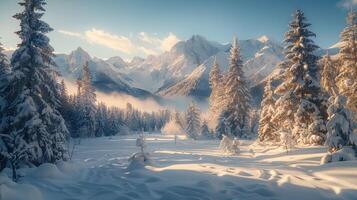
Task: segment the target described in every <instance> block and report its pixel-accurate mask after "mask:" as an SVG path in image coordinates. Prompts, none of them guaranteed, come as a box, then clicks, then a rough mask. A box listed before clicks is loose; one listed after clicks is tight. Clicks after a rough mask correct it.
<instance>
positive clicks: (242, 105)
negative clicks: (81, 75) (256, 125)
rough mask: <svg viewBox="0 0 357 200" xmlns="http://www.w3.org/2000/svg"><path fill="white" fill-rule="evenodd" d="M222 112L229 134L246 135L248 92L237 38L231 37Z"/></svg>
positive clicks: (248, 108)
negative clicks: (231, 43) (231, 42)
mask: <svg viewBox="0 0 357 200" xmlns="http://www.w3.org/2000/svg"><path fill="white" fill-rule="evenodd" d="M224 90H225V94H224V100H223V102H224V105H225V106H224V112H225V116H226V117H227V118H226V120H225V121H226V123H227V125H228V126H229V129H230V132H231V134H233V135H234V136H238V137H244V136H248V135H247V132H248V131H247V130H249V128H248V127H247V126H248V113H249V110H250V93H249V90H248V86H247V82H246V79H245V76H244V72H243V61H242V58H241V55H240V49H239V46H238V42H237V39H236V38H234V39H233V45H232V47H231V50H230V62H229V70H228V74H227V75H226V79H225V87H224Z"/></svg>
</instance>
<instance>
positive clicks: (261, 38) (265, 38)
mask: <svg viewBox="0 0 357 200" xmlns="http://www.w3.org/2000/svg"><path fill="white" fill-rule="evenodd" d="M257 40H258V41H260V42H262V43H266V42H268V41H269V40H270V39H269V37H268V36H266V35H262V36H260V37H259V38H258V39H257Z"/></svg>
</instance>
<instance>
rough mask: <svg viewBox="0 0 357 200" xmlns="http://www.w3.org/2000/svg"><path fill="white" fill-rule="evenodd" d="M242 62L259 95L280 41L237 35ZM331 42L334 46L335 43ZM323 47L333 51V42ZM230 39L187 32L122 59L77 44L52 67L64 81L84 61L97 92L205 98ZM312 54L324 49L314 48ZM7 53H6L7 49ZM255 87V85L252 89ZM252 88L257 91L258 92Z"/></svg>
mask: <svg viewBox="0 0 357 200" xmlns="http://www.w3.org/2000/svg"><path fill="white" fill-rule="evenodd" d="M239 46H240V50H241V54H242V59H243V62H244V69H243V70H244V72H245V76H246V77H247V80H248V82H249V84H250V87H251V88H252V90H253V96H254V95H256V96H259V97H260V96H261V89H262V88H261V87H263V86H259V85H261V83H263V82H264V79H265V78H266V77H267V76H269V75H271V74H272V72H273V71H274V69H275V68H276V66H277V64H278V63H279V62H281V61H282V60H283V59H284V54H283V47H282V44H281V43H279V42H276V41H274V40H272V39H270V38H269V37H267V36H261V37H259V38H256V39H249V40H239ZM335 46H337V45H335ZM335 46H333V47H331V48H330V49H329V50H328V51H329V52H330V53H332V54H334V53H336V52H337V50H336V49H337V48H338V47H335ZM230 47H231V45H230V44H221V43H218V42H214V41H209V40H207V39H206V38H204V37H203V36H200V35H193V36H192V37H191V38H189V39H188V40H185V41H180V42H178V43H177V44H176V45H174V46H173V47H172V48H171V50H170V51H166V52H164V53H162V54H160V55H155V56H154V55H151V56H148V57H147V58H140V57H134V58H133V59H132V60H131V61H129V62H127V61H125V60H124V59H122V58H121V57H119V56H116V57H112V58H109V59H105V60H104V59H99V58H96V57H92V56H90V55H89V54H88V53H87V52H86V51H85V50H84V49H82V48H80V47H79V48H77V49H76V50H74V51H72V52H71V53H70V54H68V55H67V54H57V55H56V57H55V62H56V64H57V70H58V71H59V72H60V73H61V74H62V76H63V77H64V78H66V79H69V80H76V79H77V78H78V77H80V75H81V70H82V66H83V65H84V64H85V63H86V62H88V64H89V68H90V70H91V72H92V80H93V85H94V86H95V87H96V89H97V90H100V91H102V92H107V93H110V92H120V93H125V94H128V95H131V96H134V97H137V98H147V97H154V98H157V99H159V98H160V97H176V96H180V97H182V96H184V97H185V96H190V97H195V98H200V99H202V98H206V97H208V96H209V94H210V87H209V83H208V79H209V72H210V69H211V66H212V64H213V61H214V60H215V59H216V60H217V62H218V64H219V66H220V68H221V70H222V71H223V72H225V71H226V70H227V68H228V64H229V50H230ZM317 53H318V54H323V53H325V51H324V50H319V51H318V52H317ZM7 54H8V55H9V56H10V55H11V52H7ZM257 87H258V88H260V89H258V90H257ZM256 91H260V92H259V94H258V93H256Z"/></svg>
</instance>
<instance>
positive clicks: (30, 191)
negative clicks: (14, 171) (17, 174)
mask: <svg viewBox="0 0 357 200" xmlns="http://www.w3.org/2000/svg"><path fill="white" fill-rule="evenodd" d="M0 199H4V200H24V199H26V200H42V199H43V197H42V193H41V192H40V191H39V190H38V189H37V188H36V187H34V186H32V185H28V184H17V183H15V182H13V181H12V180H11V179H10V178H8V177H7V176H5V175H4V174H0Z"/></svg>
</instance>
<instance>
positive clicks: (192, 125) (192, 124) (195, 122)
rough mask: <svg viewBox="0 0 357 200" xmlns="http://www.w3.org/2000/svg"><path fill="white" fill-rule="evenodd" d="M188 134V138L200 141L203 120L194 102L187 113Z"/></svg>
mask: <svg viewBox="0 0 357 200" xmlns="http://www.w3.org/2000/svg"><path fill="white" fill-rule="evenodd" d="M185 118H186V132H187V134H188V136H189V137H190V138H192V139H194V140H196V139H198V135H199V133H200V127H201V120H200V111H199V109H198V108H197V106H196V104H195V103H194V102H192V103H191V104H190V105H189V106H188V108H187V111H186V116H185Z"/></svg>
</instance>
